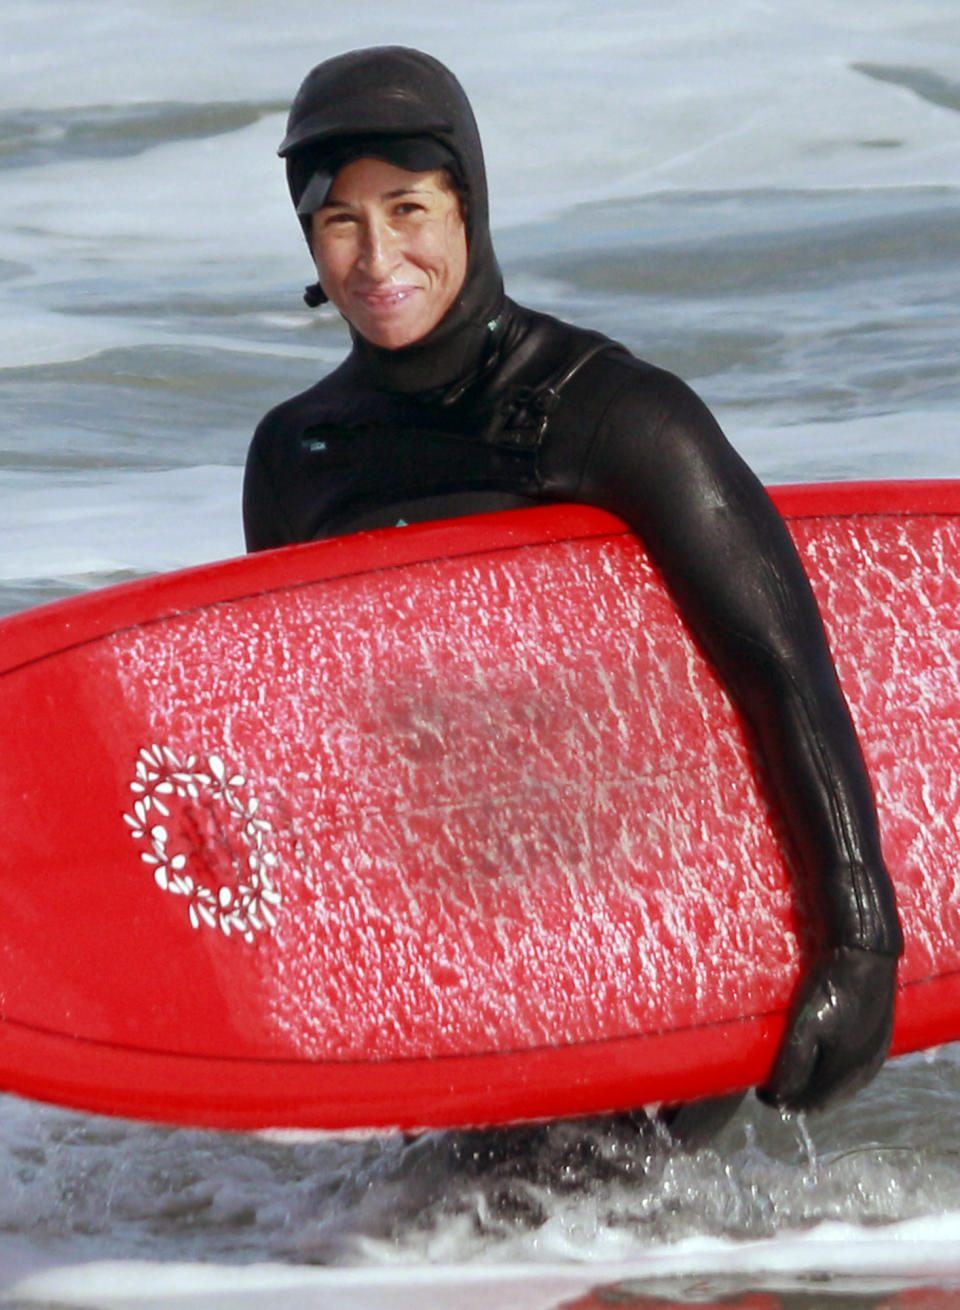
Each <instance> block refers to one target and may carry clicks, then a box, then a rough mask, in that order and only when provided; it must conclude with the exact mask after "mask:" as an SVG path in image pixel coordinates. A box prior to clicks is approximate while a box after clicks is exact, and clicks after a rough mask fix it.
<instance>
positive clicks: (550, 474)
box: [244, 48, 902, 1105]
mask: <svg viewBox="0 0 960 1310" xmlns="http://www.w3.org/2000/svg"><path fill="white" fill-rule="evenodd" d="M368 53H369V54H371V55H373V56H374V58H373V59H372V61H368V62H370V63H371V64H373V65H377V68H376V74H377V78H376V82H375V83H374V81H373V80H371V83H370V85H371V86H373V85H376V86H377V87H379V86H381V85H382V84H383V81H384V78H386V80H387V81H388V82H389V78H390V75H391V74H392V75H393V77H394V79H395V81H396V84H397V86H399V87H401V88H405V87H409V86H410V85H412V84H413V82H414V81H415V75H416V77H421V76H422V78H423V81H422V84H418V85H417V87H416V91H417V94H418V95H419V96H421V98H422V99H424V100H428V99H429V96H430V94H431V90H430V82H429V79H428V78H427V77H426V76H425V75H424V64H423V61H427V60H428V57H427V56H419V55H418V52H406V51H399V52H398V51H395V50H393V49H392V48H388V49H387V50H386V51H383V52H377V51H374V52H358V54H359V56H360V57H361V58H360V60H359V61H358V63H357V64H356V65H355V66H354V67H353V68H352V69H350V68H347V69H346V71H347V72H351V75H353V74H354V73H355V72H356V67H357V66H359V67H360V68H361V71H366V68H367V64H366V63H365V62H364V61H363V56H365V55H367V54H368ZM411 56H413V58H411ZM351 58H353V56H346V57H343V61H344V63H346V61H348V60H350V59H351ZM378 60H379V63H378ZM418 60H419V61H420V62H418ZM337 64H338V61H336V60H334V61H329V64H328V65H321V66H320V68H319V69H318V70H315V72H314V74H311V78H314V79H315V82H314V83H313V84H311V82H310V79H308V81H307V83H305V84H304V88H303V89H302V90H301V95H300V97H298V100H302V104H301V109H304V110H307V109H308V110H309V111H310V114H311V115H312V117H309V118H307V116H306V115H305V114H302V115H301V120H305V121H308V122H309V123H310V124H311V125H312V126H311V130H315V128H316V123H317V122H318V121H320V119H322V113H323V112H324V106H325V104H326V101H325V96H329V95H330V94H332V92H331V91H330V88H331V87H333V88H334V89H336V81H337V77H339V76H340V75H341V74H342V73H343V71H344V70H343V69H341V68H340V67H339V66H338V67H336V68H333V66H334V65H337ZM426 67H427V71H429V73H430V74H431V76H433V77H434V78H436V77H438V76H439V74H437V72H436V69H437V68H439V67H441V66H439V65H435V64H434V63H433V62H432V61H431V62H430V63H428V64H427V65H426ZM331 68H333V74H334V75H333V77H332V78H331V76H330V71H329V70H330V69H331ZM411 69H413V70H414V72H411ZM443 73H444V74H445V75H446V77H447V78H451V76H452V75H450V74H449V73H447V72H446V70H443ZM349 85H351V86H352V85H353V82H350V83H349ZM454 85H455V84H454ZM444 92H445V94H446V95H448V97H449V96H452V95H453V92H452V91H450V90H449V85H448V84H445V86H444ZM370 94H373V93H372V92H371V93H370ZM461 95H462V93H461ZM311 97H312V98H311ZM333 102H334V103H336V96H333ZM363 103H364V105H366V102H363ZM464 103H465V100H464ZM317 104H319V105H320V115H319V118H318V112H317V110H316V106H317ZM297 105H298V102H295V103H294V109H293V110H292V111H291V127H290V132H289V134H288V138H287V142H285V147H287V146H288V143H290V142H292V143H293V144H292V145H290V146H289V149H290V150H292V151H293V152H294V157H295V162H296V163H297V165H298V167H297V168H294V169H292V170H291V173H290V176H291V190H292V191H293V193H294V198H295V199H296V197H297V194H298V192H299V191H301V190H302V188H303V186H304V185H305V180H306V179H308V178H309V176H310V171H311V167H312V166H313V163H314V162H315V161H312V160H311V159H310V158H309V157H307V158H306V159H305V158H304V152H307V154H309V151H310V150H311V149H314V150H316V149H317V148H318V147H317V145H316V141H315V139H314V138H313V137H310V138H309V139H307V142H306V145H304V144H303V140H304V138H303V133H302V132H301V133H300V136H299V137H298V135H297V133H298V131H299V128H298V125H297V124H298V120H297V113H298V109H297ZM444 111H445V112H446V113H447V115H448V117H453V118H456V114H451V107H450V103H449V100H448V102H446V103H445V104H444ZM365 112H366V110H365ZM384 112H392V111H391V110H390V109H389V108H388V109H386V110H384ZM457 113H459V114H460V115H461V118H460V121H458V122H455V123H454V126H453V127H452V128H451V130H450V132H449V133H448V134H447V135H446V136H445V137H444V140H445V141H447V142H448V143H449V144H450V146H451V148H452V149H455V150H457V151H458V152H459V155H458V157H459V158H460V159H461V161H462V164H463V177H462V178H461V180H460V181H461V186H462V187H463V188H464V189H465V192H466V195H467V197H468V199H467V213H468V216H469V220H470V223H469V232H470V241H471V247H470V248H471V265H470V270H469V272H468V278H467V283H466V284H465V287H464V291H463V293H462V295H461V297H460V300H459V301H458V303H457V305H456V306H455V307H454V309H453V310H452V311H451V313H450V314H449V315H448V316H447V318H446V319H445V320H444V321H443V322H442V323H441V325H440V326H439V327H438V328H437V329H435V330H434V332H433V333H432V334H431V335H430V337H428V338H427V339H426V340H425V341H423V342H421V343H418V344H417V345H415V346H411V347H407V348H405V349H403V350H399V351H386V350H382V349H378V348H376V347H373V346H371V345H370V344H369V343H368V342H366V341H364V340H363V338H361V337H359V336H357V335H356V334H354V340H353V348H352V350H351V352H350V354H349V356H348V357H347V359H346V360H345V361H344V363H343V364H341V365H340V367H339V368H337V369H336V370H335V371H334V372H333V373H331V374H330V375H329V376H328V377H326V378H324V379H323V380H322V381H320V382H319V383H317V385H316V386H314V387H312V388H311V389H310V390H308V391H305V392H304V393H302V394H301V395H299V396H295V397H294V398H292V399H291V400H288V401H286V402H285V403H283V404H281V405H279V406H278V407H277V408H276V409H274V410H272V411H271V412H270V413H269V414H268V415H267V416H266V418H265V419H264V420H263V421H262V422H261V424H260V425H259V427H258V429H257V432H256V435H255V437H254V440H253V443H252V446H251V449H250V454H249V458H248V464H247V473H246V482H245V489H244V520H245V527H246V534H247V543H248V547H249V548H250V549H251V550H261V549H264V548H267V547H272V546H281V545H285V544H288V543H293V542H299V541H306V540H311V539H314V538H318V537H324V536H330V535H335V534H339V533H343V532H350V531H355V530H358V529H361V528H369V527H379V526H386V525H391V524H394V523H397V522H398V521H402V522H407V523H410V522H415V521H420V520H424V519H430V518H437V517H449V516H451V515H456V514H461V513H473V512H478V511H482V510H490V509H498V508H507V507H512V506H516V505H523V504H528V503H531V504H532V503H538V502H542V501H580V502H586V503H590V504H594V505H599V506H602V507H603V508H605V509H608V510H611V511H613V512H614V513H616V514H617V515H619V516H620V517H621V518H623V519H624V520H625V521H626V522H627V523H628V524H629V525H630V526H631V527H632V528H634V529H635V530H636V532H637V533H638V535H639V536H640V537H641V538H642V540H643V542H644V544H645V545H646V547H647V548H648V550H649V551H650V554H651V555H652V557H653V559H654V560H655V562H656V563H657V565H658V566H659V568H660V570H661V572H662V574H663V576H664V578H665V580H666V582H667V585H668V586H669V587H670V589H671V590H672V592H673V594H674V596H675V598H676V600H677V601H678V604H679V606H680V609H681V612H682V613H683V615H684V617H685V619H686V621H687V622H688V624H689V626H690V627H691V628H692V629H693V631H694V632H695V634H696V635H697V637H698V638H699V640H700V642H701V643H702V645H703V646H704V648H705V650H706V651H707V653H708V654H709V656H710V658H711V659H712V660H713V662H714V664H715V667H716V668H717V670H718V672H719V673H720V676H721V678H722V680H723V682H724V684H725V686H726V687H727V689H728V691H729V692H730V694H731V695H732V697H733V698H734V700H735V701H736V703H737V704H738V705H739V707H740V708H741V710H742V711H743V713H744V715H745V717H746V719H747V722H748V724H749V726H750V728H751V729H752V732H753V735H754V738H755V740H756V743H757V745H758V746H759V749H760V752H761V756H762V759H763V762H764V765H765V768H766V772H767V774H768V777H769V780H770V785H771V787H772V790H773V792H774V794H775V796H776V798H777V801H778V803H779V807H780V810H781V812H782V815H783V818H784V820H785V822H786V827H787V831H788V839H789V841H790V842H791V844H792V846H793V848H794V853H795V855H796V856H797V857H798V860H799V864H800V868H801V870H802V872H803V874H804V876H805V878H806V879H807V880H808V885H809V887H810V888H812V889H813V895H814V896H815V897H816V898H817V899H818V900H819V903H820V906H821V908H822V911H823V921H824V941H823V958H822V961H821V965H820V967H819V972H817V970H816V969H815V970H814V977H813V980H812V982H811V985H810V988H809V989H808V993H807V996H806V1007H805V1010H802V1011H801V1014H800V1019H799V1020H798V1021H796V1022H795V1024H794V1028H793V1031H792V1034H791V1036H790V1038H789V1039H788V1042H787V1044H786V1045H785V1047H784V1049H783V1053H782V1056H781V1068H780V1072H779V1073H778V1075H777V1078H776V1080H775V1081H776V1082H777V1084H778V1085H777V1086H776V1088H775V1095H777V1096H778V1097H779V1098H780V1099H781V1100H783V1101H784V1102H785V1103H788V1104H796V1105H801V1104H814V1103H816V1102H817V1101H818V1100H820V1099H822V1098H823V1096H825V1095H826V1094H828V1093H829V1092H830V1091H832V1090H835V1089H836V1088H837V1087H840V1086H853V1085H856V1084H857V1082H858V1081H862V1080H863V1079H862V1078H858V1074H857V1070H858V1068H862V1069H867V1068H869V1069H870V1070H871V1071H872V1070H873V1069H875V1068H876V1065H877V1063H878V1062H879V1060H880V1059H882V1055H883V1053H884V1052H885V1049H886V1045H887V1044H888V1042H889V1025H890V1012H891V997H892V979H893V970H894V968H895V960H896V957H897V956H898V954H899V953H900V951H901V949H902V939H901V935H900V926H899V922H898V918H897V913H896V907H895V903H894V897H893V892H892V888H891V884H890V881H889V878H888V875H887V872H886V869H885V867H884V864H883V857H882V853H881V849H880V840H879V835H878V828H877V820H876V813H875V808H874V802H873V797H872V794H871V789H870V785H869V782H868V779H867V775H866V770H865V767H864V764H863V760H862V756H861V754H860V750H859V746H858V743H857V740H856V737H855V734H854V730H853V727H852V723H851V720H850V716H849V712H848V710H847V707H846V704H845V701H844V699H843V696H842V693H841V691H840V688H839V685H838V682H837V678H836V674H835V672H834V669H833V665H832V662H831V659H830V656H829V653H828V650H827V645H826V640H825V636H824V632H823V628H822V624H821V621H820V617H819V614H818V611H817V608H816V605H815V602H814V600H813V596H812V592H811V590H810V587H809V584H808V582H807V579H806V576H805V574H804V572H803V569H802V567H801V565H800V562H799V559H798V557H797V554H796V552H795V550H794V548H793V545H792V542H791V540H790V537H789V534H788V532H787V530H786V527H785V525H784V523H783V521H782V519H781V518H780V516H779V514H778V513H777V511H776V510H775V508H774V506H773V505H772V503H771V501H770V499H769V497H768V496H767V495H766V493H765V491H764V490H763V488H762V487H761V485H760V484H759V482H758V481H757V479H756V478H755V477H754V476H753V474H752V473H751V472H750V471H749V469H748V468H747V467H746V466H745V464H744V463H743V461H742V460H741V459H740V457H739V456H738V455H737V454H736V453H735V451H734V450H733V449H732V447H731V446H730V445H729V444H728V442H727V441H726V439H725V437H724V436H723V434H722V432H721V431H720V428H719V427H718V425H717V423H716V421H715V420H714V418H713V417H712V415H711V414H710V412H709V410H708V409H707V408H706V406H705V405H704V404H703V403H702V401H700V400H699V399H698V397H697V396H696V395H695V394H694V393H693V392H692V391H691V390H690V388H689V387H687V386H686V385H685V384H684V383H683V382H681V381H680V380H679V379H677V378H675V377H674V376H672V375H671V374H669V373H666V372H664V371H663V370H661V369H658V368H655V367H653V366H652V365H650V364H646V363H643V362H642V361H640V360H638V359H636V358H635V357H634V356H633V355H631V354H630V353H629V352H628V351H627V350H626V349H625V348H623V347H622V346H619V345H618V344H617V343H615V342H613V341H610V340H609V339H608V338H605V337H602V336H601V335H599V334H598V333H594V332H589V331H585V330H582V329H579V328H575V327H571V326H568V325H566V324H563V323H561V322H559V321H558V320H556V319H554V318H550V317H548V316H546V315H543V314H539V313H536V312H533V311H531V310H528V309H524V308H522V307H520V306H517V305H515V304H514V303H513V302H512V301H510V300H509V299H505V298H504V296H503V291H502V284H501V282H500V279H499V272H498V270H497V268H496V263H495V260H494V258H493V253H492V248H491V247H490V245H489V235H488V233H487V229H486V198H485V190H484V184H483V175H482V157H481V156H480V155H479V141H478V139H477V140H474V137H473V135H471V133H472V132H473V131H474V130H475V129H474V128H473V127H472V126H471V125H472V117H471V118H470V119H469V121H466V119H465V118H464V117H463V116H464V114H465V113H466V114H468V113H469V107H467V109H466V111H464V110H463V108H462V106H460V107H459V108H458V109H457ZM438 135H439V133H438ZM321 145H322V142H321ZM339 148H340V149H341V150H342V142H341V144H340V147H339ZM298 151H299V152H300V153H299V154H297V152H298ZM298 169H299V171H298ZM464 179H465V181H464ZM319 298H322V296H321V293H319V292H317V293H316V294H315V296H314V299H319ZM871 993H874V994H873V995H871ZM871 1007H872V1009H871ZM801 1066H802V1072H801Z"/></svg>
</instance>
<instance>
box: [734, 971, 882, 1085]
mask: <svg viewBox="0 0 960 1310" xmlns="http://www.w3.org/2000/svg"><path fill="white" fill-rule="evenodd" d="M896 975H897V960H896V958H895V957H894V956H890V955H878V954H875V953H874V952H873V951H865V950H861V949H860V948H859V947H854V946H840V947H837V948H836V949H835V950H834V951H832V952H831V954H830V955H828V956H827V957H826V958H825V959H824V960H823V961H821V963H820V964H819V965H818V966H817V967H816V968H815V969H814V970H813V972H812V973H811V976H810V977H809V978H808V979H807V980H806V983H805V984H804V986H803V988H802V990H801V992H800V995H799V997H798V999H797V1003H796V1005H795V1007H794V1011H793V1014H792V1016H791V1019H790V1025H789V1027H788V1029H787V1035H786V1037H785V1038H784V1042H783V1045H782V1046H781V1048H780V1053H779V1055H778V1056H777V1062H776V1064H775V1066H774V1070H773V1074H772V1075H771V1078H770V1081H769V1082H768V1083H767V1085H766V1086H765V1087H763V1088H761V1089H759V1090H758V1093H757V1094H758V1096H759V1097H760V1099H761V1100H763V1101H766V1102H767V1103H768V1104H769V1105H775V1106H777V1107H778V1108H780V1109H784V1110H814V1109H820V1108H822V1107H823V1106H824V1105H825V1104H826V1102H827V1101H828V1100H830V1099H831V1098H832V1097H834V1096H840V1095H849V1094H851V1093H853V1092H856V1091H859V1090H860V1088H861V1087H863V1086H864V1085H865V1084H866V1083H868V1082H869V1081H870V1079H871V1078H872V1077H873V1076H874V1074H875V1073H876V1072H877V1070H878V1069H879V1068H880V1066H881V1065H882V1064H883V1062H884V1060H885V1059H886V1057H887V1052H888V1051H889V1049H890V1038H891V1036H892V1033H893V994H894V984H895V981H896Z"/></svg>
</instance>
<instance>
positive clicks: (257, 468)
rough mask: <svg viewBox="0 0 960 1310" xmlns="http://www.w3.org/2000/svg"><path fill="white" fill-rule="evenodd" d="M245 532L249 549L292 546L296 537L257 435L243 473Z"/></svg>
mask: <svg viewBox="0 0 960 1310" xmlns="http://www.w3.org/2000/svg"><path fill="white" fill-rule="evenodd" d="M243 532H244V537H245V539H246V544H247V550H248V551H251V552H252V551H257V550H270V549H271V548H272V547H274V546H288V545H290V544H291V542H293V541H295V540H296V537H295V535H294V533H293V531H292V529H291V527H290V524H289V522H288V520H287V516H286V514H285V513H284V511H283V508H282V506H281V504H280V500H279V498H278V496H277V494H276V491H275V490H274V485H273V479H272V478H271V476H270V473H269V471H268V469H267V467H266V465H265V464H264V462H263V459H262V457H261V455H260V452H259V450H258V448H257V440H256V438H254V441H253V443H252V445H251V446H250V451H249V453H248V455H247V464H246V469H245V471H244V476H243Z"/></svg>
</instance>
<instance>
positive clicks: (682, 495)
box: [583, 370, 903, 957]
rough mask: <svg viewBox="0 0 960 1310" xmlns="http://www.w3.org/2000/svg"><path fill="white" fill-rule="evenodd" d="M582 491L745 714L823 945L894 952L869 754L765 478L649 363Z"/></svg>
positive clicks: (692, 398)
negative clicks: (634, 555)
mask: <svg viewBox="0 0 960 1310" xmlns="http://www.w3.org/2000/svg"><path fill="white" fill-rule="evenodd" d="M583 494H584V498H585V499H590V500H592V501H594V502H597V503H600V504H602V505H604V506H605V507H606V508H608V509H611V510H612V511H613V512H614V513H616V514H618V515H619V516H620V517H621V518H623V519H624V520H625V521H626V522H627V523H629V524H630V525H631V526H632V527H633V528H634V529H635V530H636V531H637V533H638V534H639V536H640V537H641V539H642V540H643V542H644V544H645V545H646V547H647V548H648V550H649V551H650V553H651V555H652V557H653V559H654V560H655V562H656V563H657V565H658V566H659V568H660V569H661V571H662V573H663V575H664V578H665V580H666V582H667V585H668V586H669V588H670V589H671V590H672V592H673V594H674V596H675V597H676V599H677V601H678V603H679V605H680V608H681V611H682V613H683V615H684V618H685V620H686V621H687V623H688V625H689V626H690V627H691V628H692V630H693V631H694V633H695V635H696V636H697V638H698V639H699V641H700V642H701V644H702V645H703V647H704V648H705V650H706V652H707V654H708V656H709V657H710V658H711V660H712V662H713V664H714V666H715V668H716V669H717V671H718V673H719V674H720V677H721V679H722V681H723V682H724V684H725V686H726V687H727V689H728V691H729V692H730V694H731V696H732V697H733V699H734V700H735V702H736V703H737V704H738V705H739V707H740V709H741V711H742V712H743V714H744V716H745V718H746V720H747V722H748V725H749V726H750V728H751V730H752V733H753V735H754V738H755V740H756V743H757V745H758V747H759V751H760V755H761V758H762V760H763V763H764V766H765V769H766V771H767V774H768V777H769V780H770V785H771V788H772V791H773V793H774V795H775V798H776V801H777V803H778V806H779V809H780V812H781V815H782V817H783V819H784V820H785V823H786V826H787V829H788V833H789V838H790V840H791V842H792V845H793V847H794V851H795V854H796V855H797V856H798V857H799V860H800V863H801V866H802V870H803V872H804V875H805V877H806V879H807V880H808V882H809V884H810V886H811V888H812V889H815V893H816V894H817V895H818V899H819V900H820V902H821V905H822V909H823V912H824V919H825V924H826V930H827V933H828V941H827V943H826V945H827V946H828V947H833V948H834V949H837V948H845V947H853V948H858V949H861V950H866V951H870V952H876V953H879V954H881V955H886V956H891V957H895V956H897V955H898V954H899V953H900V952H901V950H902V945H903V943H902V937H901V932H900V925H899V920H898V917H897V912H896V906H895V901H894V895H893V890H892V886H891V883H890V879H889V876H888V874H887V871H886V868H885V866H884V862H883V856H882V853H881V848H880V837H879V832H878V825H877V817H876V810H875V805H874V800H873V795H872V791H871V787H870V783H869V780H868V777H867V772H866V768H865V765H864V761H863V757H862V755H861V752H860V748H859V744H858V742H857V738H856V735H855V732H854V728H853V724H852V721H851V718H850V714H849V711H848V708H847V705H846V702H845V700H844V697H843V694H842V692H841V689H840V686H839V682H838V680H837V676H836V673H835V671H834V667H833V663H832V660H831V657H830V654H829V651H828V648H827V641H826V637H825V634H824V629H823V625H822V622H821V619H820V615H819V612H818V609H817V606H816V603H815V600H814V597H813V594H812V591H811V588H810V585H809V582H808V580H807V577H806V574H805V573H804V570H803V567H802V565H801V563H800V560H799V557H798V555H797V553H796V550H795V549H794V546H793V543H792V540H791V538H790V536H789V533H788V531H787V529H786V526H785V524H784V522H783V520H782V519H781V517H780V515H779V513H778V512H777V510H776V508H775V506H774V505H773V504H772V502H771V501H770V499H769V497H768V496H767V494H766V492H765V491H764V489H763V487H762V486H761V484H760V483H759V482H758V480H757V479H756V477H754V475H753V474H752V473H751V472H750V470H749V469H748V468H747V466H746V465H745V464H744V462H743V461H742V460H741V459H740V457H739V456H738V455H737V454H736V453H735V451H734V450H733V449H732V447H731V446H730V445H729V443H728V442H727V441H726V439H725V437H724V436H723V434H722V432H721V431H720V428H719V426H718V425H717V423H716V421H715V420H714V418H713V416H712V415H711V414H710V412H709V410H708V409H707V408H706V406H705V405H704V404H703V403H702V402H701V401H700V400H699V398H698V397H697V396H696V395H695V394H694V393H693V392H692V391H691V390H690V389H689V388H688V387H686V386H685V385H684V384H683V383H682V382H680V381H679V380H678V379H676V378H673V377H672V376H670V375H668V374H663V373H660V372H658V371H656V370H654V371H652V372H651V374H650V375H645V376H643V377H642V378H641V379H640V380H639V381H635V382H634V383H633V384H632V385H630V384H628V385H626V386H625V387H623V388H622V389H621V391H620V392H619V393H618V394H617V396H616V397H615V398H614V400H613V402H612V403H611V405H610V407H609V409H608V412H607V415H606V417H605V419H604V421H603V422H602V424H601V426H600V429H599V431H598V435H597V438H596V440H595V443H594V447H593V450H592V452H591V455H590V458H589V461H588V464H587V467H586V470H585V475H584V484H583Z"/></svg>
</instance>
